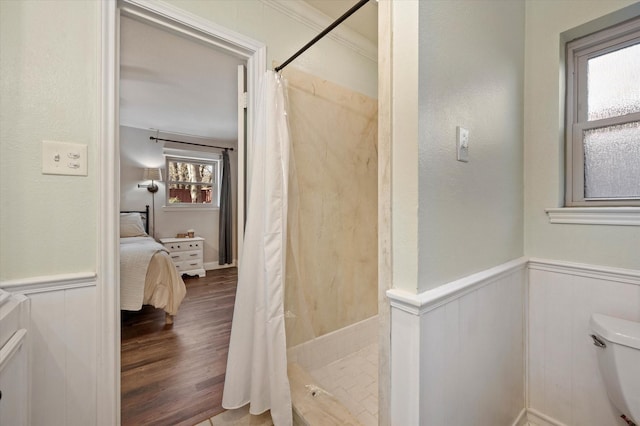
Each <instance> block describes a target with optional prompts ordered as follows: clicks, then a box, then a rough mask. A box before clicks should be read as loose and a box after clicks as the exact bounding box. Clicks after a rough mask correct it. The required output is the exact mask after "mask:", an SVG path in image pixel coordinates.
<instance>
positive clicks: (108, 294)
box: [95, 0, 266, 426]
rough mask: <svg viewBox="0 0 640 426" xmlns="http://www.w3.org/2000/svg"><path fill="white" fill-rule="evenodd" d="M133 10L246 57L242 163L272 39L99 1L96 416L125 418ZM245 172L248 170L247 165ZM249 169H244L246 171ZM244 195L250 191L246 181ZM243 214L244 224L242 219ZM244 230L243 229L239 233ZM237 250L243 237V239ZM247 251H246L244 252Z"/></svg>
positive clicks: (160, 9)
mask: <svg viewBox="0 0 640 426" xmlns="http://www.w3.org/2000/svg"><path fill="white" fill-rule="evenodd" d="M121 13H122V14H126V15H127V16H134V17H135V18H136V19H139V20H143V21H146V22H149V23H153V24H155V25H160V26H163V27H166V28H169V29H172V30H174V31H178V32H181V33H183V34H188V35H189V36H191V37H193V38H196V39H199V40H201V41H202V40H204V41H206V42H207V43H210V44H214V45H216V46H217V47H218V48H220V49H222V50H224V51H226V52H228V53H231V54H233V55H236V56H238V57H241V58H244V59H245V60H246V61H247V86H248V87H247V89H248V99H247V104H248V106H249V108H248V111H247V137H246V140H247V146H246V147H245V146H242V144H241V143H238V169H239V171H240V170H241V168H242V167H244V166H245V165H246V164H251V162H250V159H251V152H252V149H251V148H252V144H253V134H252V129H253V120H254V118H255V115H256V112H257V101H258V100H257V96H255V94H256V93H257V89H258V88H259V84H260V79H261V77H262V75H263V73H264V71H265V70H266V46H265V45H264V43H261V42H258V41H255V40H252V39H250V38H248V37H246V36H244V35H242V34H239V33H237V32H235V31H231V30H229V29H227V28H224V27H222V26H220V25H217V24H215V23H213V22H211V21H209V20H206V19H204V18H201V17H199V16H197V15H194V14H191V13H188V12H186V11H184V10H182V9H179V8H177V7H174V6H171V5H168V4H166V3H161V2H153V1H149V0H119V1H118V0H105V1H103V2H101V8H100V15H101V16H100V18H99V19H100V25H101V29H100V39H99V43H100V46H99V50H100V52H101V53H100V58H99V64H100V65H99V70H98V72H99V75H100V77H99V82H98V84H99V96H98V102H99V105H98V111H100V112H99V114H100V124H99V125H100V131H99V134H100V136H99V139H98V141H97V155H98V157H99V160H98V162H97V167H98V169H99V170H98V173H97V176H98V179H97V184H98V188H97V191H98V194H99V197H98V230H97V231H98V244H97V245H98V247H97V254H98V258H97V260H96V262H97V270H98V279H97V286H98V291H97V294H96V307H97V309H96V315H97V318H96V324H97V326H96V332H97V336H96V342H95V343H96V354H97V363H96V379H97V392H96V395H97V401H96V424H97V425H105V426H113V425H119V424H120V291H119V290H120V288H119V287H120V286H119V281H120V265H119V262H120V253H119V232H118V229H119V214H118V212H119V210H120V208H119V207H120V160H119V155H120V146H119V139H118V135H119V125H120V124H119V107H118V105H119V79H120V73H119V66H120V64H119V56H120V55H119V42H120V26H119V23H120V15H121ZM243 172H244V171H243ZM243 174H244V173H243ZM241 176H242V175H240V173H239V179H238V197H240V195H241V194H243V193H244V192H245V191H246V188H245V185H244V182H240V181H241V179H240V177H241ZM243 222H244V220H243V221H242V222H240V221H239V222H238V226H242V223H243ZM239 235H240V233H239ZM237 247H238V251H239V250H240V248H241V241H238V246H237ZM238 257H240V256H238Z"/></svg>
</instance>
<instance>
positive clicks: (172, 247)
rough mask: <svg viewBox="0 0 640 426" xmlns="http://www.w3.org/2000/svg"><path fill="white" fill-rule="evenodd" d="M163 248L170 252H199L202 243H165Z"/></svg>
mask: <svg viewBox="0 0 640 426" xmlns="http://www.w3.org/2000/svg"><path fill="white" fill-rule="evenodd" d="M164 246H165V247H166V248H167V249H168V250H169V251H170V252H172V253H173V252H177V251H190V250H201V249H202V241H180V242H175V243H165V244H164Z"/></svg>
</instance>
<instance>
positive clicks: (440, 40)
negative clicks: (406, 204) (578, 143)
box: [418, 1, 525, 292]
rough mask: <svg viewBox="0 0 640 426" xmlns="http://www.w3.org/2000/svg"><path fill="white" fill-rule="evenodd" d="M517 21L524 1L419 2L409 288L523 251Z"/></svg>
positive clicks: (421, 288) (521, 41) (448, 278)
mask: <svg viewBox="0 0 640 426" xmlns="http://www.w3.org/2000/svg"><path fill="white" fill-rule="evenodd" d="M524 24H525V2H524V1H510V2H504V1H482V2H478V1H451V2H450V1H421V2H420V3H419V87H418V93H419V124H418V126H419V127H418V135H419V153H418V156H419V210H418V218H419V219H418V221H419V232H418V235H419V241H418V247H419V254H418V264H419V271H418V277H419V289H418V290H419V292H422V291H425V290H428V289H431V288H434V287H437V286H440V285H442V284H445V283H447V282H450V281H453V280H456V279H458V278H461V277H464V276H467V275H470V274H472V273H475V272H478V271H481V270H484V269H487V268H491V267H493V266H495V265H499V264H502V263H504V262H507V261H509V260H511V259H515V258H518V257H520V256H522V254H523V251H524V236H523V220H524V219H523V216H524V215H523V192H524V189H523V84H524V83H523V81H524ZM457 126H461V127H463V128H466V129H468V130H469V162H468V163H464V162H459V161H456V127H457Z"/></svg>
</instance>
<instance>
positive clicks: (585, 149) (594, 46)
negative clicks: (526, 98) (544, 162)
mask: <svg viewBox="0 0 640 426" xmlns="http://www.w3.org/2000/svg"><path fill="white" fill-rule="evenodd" d="M566 58H567V84H566V88H567V103H566V106H567V110H566V120H567V122H566V141H567V151H566V152H567V165H566V166H567V171H566V197H565V202H566V205H567V206H638V205H640V18H635V19H633V20H631V21H627V22H625V23H622V24H619V25H617V26H615V27H611V28H608V29H605V30H602V31H599V32H597V33H593V34H591V35H589V36H587V37H583V38H580V39H577V40H574V41H571V42H569V43H568V44H567V56H566Z"/></svg>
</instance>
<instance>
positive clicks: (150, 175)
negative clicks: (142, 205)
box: [138, 167, 162, 193]
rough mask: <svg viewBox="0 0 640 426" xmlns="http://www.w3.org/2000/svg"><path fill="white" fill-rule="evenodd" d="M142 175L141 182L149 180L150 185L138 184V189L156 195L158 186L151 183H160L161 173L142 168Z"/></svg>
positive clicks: (156, 169)
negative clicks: (143, 189) (144, 189)
mask: <svg viewBox="0 0 640 426" xmlns="http://www.w3.org/2000/svg"><path fill="white" fill-rule="evenodd" d="M142 170H144V173H143V175H142V179H143V180H150V181H151V183H150V184H149V185H142V184H138V188H147V191H149V192H152V193H156V192H158V185H156V184H155V183H153V181H156V180H157V181H158V182H162V171H161V170H160V169H159V168H157V167H156V168H144V169H142Z"/></svg>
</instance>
